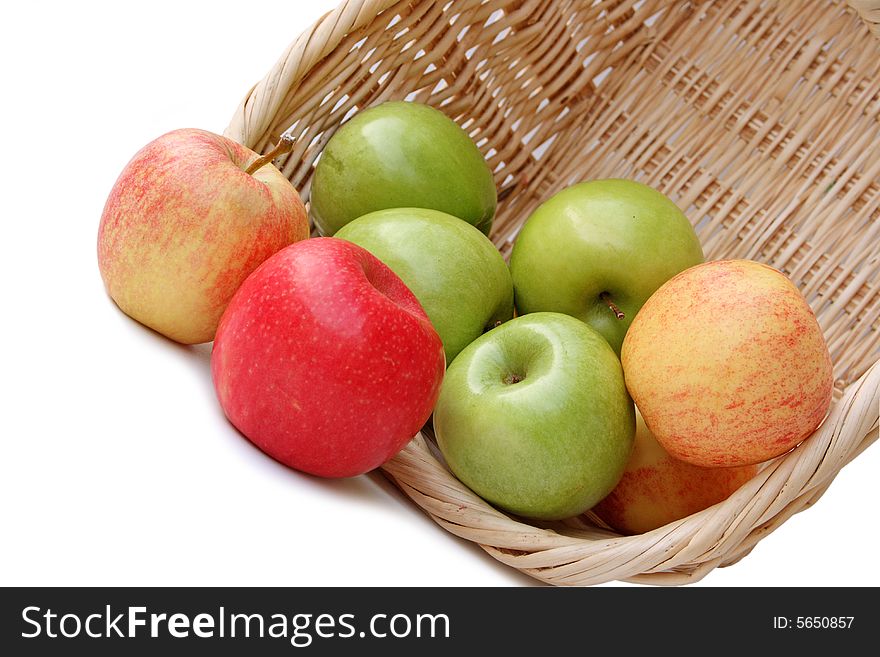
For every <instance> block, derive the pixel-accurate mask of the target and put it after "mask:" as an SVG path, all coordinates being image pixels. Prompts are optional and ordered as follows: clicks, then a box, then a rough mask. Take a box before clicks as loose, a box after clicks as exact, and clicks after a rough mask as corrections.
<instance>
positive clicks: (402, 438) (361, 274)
mask: <svg viewBox="0 0 880 657" xmlns="http://www.w3.org/2000/svg"><path fill="white" fill-rule="evenodd" d="M445 367H446V364H445V361H444V358H443V345H442V344H441V342H440V338H439V337H438V336H437V332H436V331H435V330H434V328H433V327H432V326H431V323H430V321H428V318H427V316H426V315H425V312H424V310H422V307H421V306H420V305H419V302H418V300H417V299H416V298H415V296H414V295H413V294H412V292H410V291H409V289H407V287H406V285H404V284H403V282H402V281H401V280H400V278H398V277H397V276H396V275H395V274H394V272H392V271H391V270H390V269H388V267H386V266H385V265H384V264H382V262H380V261H379V260H378V259H377V258H375V257H374V256H373V255H371V254H370V253H369V252H368V251H366V250H365V249H362V248H361V247H359V246H357V245H356V244H352V243H351V242H346V241H344V240H340V239H335V238H330V237H327V238H316V239H311V240H305V241H302V242H297V243H296V244H293V245H291V246H288V247H287V248H285V249H282V250H281V251H279V252H278V253H276V254H275V255H273V256H272V257H270V258H269V259H268V260H266V262H264V263H263V264H262V265H261V266H260V267H258V268H257V270H256V271H254V273H253V274H251V275H250V276H249V277H248V278H247V279H246V280H245V282H244V283H243V284H242V286H241V288H240V289H239V290H238V292H236V294H235V296H234V297H233V298H232V301H231V302H230V303H229V306H228V308H227V309H226V312H225V313H224V314H223V318H222V320H221V321H220V326H219V328H218V329H217V337H216V339H215V341H214V348H213V351H212V354H211V373H212V377H213V381H214V387H215V389H216V392H217V397H218V399H219V401H220V406H221V407H222V408H223V411H224V413H225V414H226V416H227V417H228V418H229V420H230V422H232V424H233V425H235V426H236V427H237V428H238V430H239V431H241V433H243V434H244V435H245V436H246V437H247V438H248V439H249V440H251V441H252V442H253V443H254V444H255V445H256V446H257V447H259V448H260V449H261V450H263V451H264V452H266V453H267V454H269V455H270V456H272V457H273V458H275V459H277V460H278V461H280V462H281V463H284V464H285V465H288V466H290V467H292V468H295V469H297V470H301V471H303V472H308V473H311V474H315V475H319V476H322V477H351V476H355V475H358V474H362V473H364V472H367V471H369V470H372V469H373V468H376V467H378V466H380V465H382V463H384V462H385V461H387V460H388V459H390V458H391V457H392V456H394V455H395V454H396V453H397V452H398V451H399V450H400V449H401V448H402V447H403V446H404V445H405V444H406V443H407V442H409V440H410V438H412V436H414V435H415V434H416V433H418V431H419V429H420V428H421V427H422V426H423V425H424V423H425V422H426V421H427V419H428V417H429V416H430V415H431V410H432V409H433V407H434V402H435V401H436V399H437V395H438V393H439V390H440V382H441V380H442V379H443V372H444V370H445Z"/></svg>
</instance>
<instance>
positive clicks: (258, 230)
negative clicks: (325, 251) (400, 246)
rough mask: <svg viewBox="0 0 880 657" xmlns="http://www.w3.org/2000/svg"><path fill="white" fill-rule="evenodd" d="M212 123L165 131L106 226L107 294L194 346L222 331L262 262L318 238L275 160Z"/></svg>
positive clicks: (102, 237)
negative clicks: (214, 129)
mask: <svg viewBox="0 0 880 657" xmlns="http://www.w3.org/2000/svg"><path fill="white" fill-rule="evenodd" d="M258 158H259V156H258V155H257V153H255V152H253V151H251V150H250V149H248V148H245V147H244V146H242V145H240V144H238V143H236V142H234V141H232V140H230V139H227V138H225V137H222V136H220V135H216V134H213V133H211V132H207V131H204V130H196V129H183V130H175V131H173V132H169V133H167V134H165V135H162V136H161V137H159V138H158V139H156V140H154V141H152V142H150V143H149V144H147V145H146V146H145V147H144V148H142V149H141V150H140V151H139V152H138V153H137V154H136V155H135V156H134V158H132V160H131V161H130V162H129V163H128V164H127V165H126V167H125V168H124V169H123V171H122V173H121V174H120V176H119V178H118V179H117V181H116V183H115V184H114V186H113V189H112V190H111V192H110V196H109V198H108V199H107V202H106V205H105V207H104V212H103V214H102V216H101V224H100V227H99V229H98V266H99V268H100V270H101V277H102V278H103V280H104V285H105V287H106V289H107V293H108V294H109V295H110V297H111V298H112V299H113V301H115V302H116V304H117V305H118V306H119V308H120V309H121V310H122V311H123V312H124V313H125V314H127V315H129V316H130V317H132V318H134V319H136V320H137V321H139V322H141V323H142V324H145V325H146V326H149V327H150V328H152V329H154V330H156V331H158V332H159V333H162V334H163V335H165V336H167V337H169V338H171V339H172V340H176V341H178V342H182V343H186V344H195V343H200V342H209V341H211V340H212V339H213V338H214V332H215V330H216V329H217V323H218V322H219V320H220V316H221V315H222V314H223V311H224V310H225V308H226V305H227V304H228V303H229V300H230V299H231V298H232V295H233V294H234V293H235V291H236V290H237V289H238V286H239V285H240V284H241V282H242V281H243V280H244V279H245V278H247V276H248V274H250V273H251V272H252V271H253V270H254V269H256V268H257V266H258V265H259V264H260V263H262V262H263V261H264V260H265V259H266V258H268V257H269V256H270V255H272V254H273V253H275V252H276V251H278V250H280V249H282V248H284V247H285V246H287V245H288V244H291V243H293V242H296V241H298V240H302V239H305V238H307V237H308V235H309V225H308V217H307V215H306V211H305V208H304V207H303V204H302V201H301V200H300V197H299V194H297V192H296V190H295V189H294V188H293V186H292V185H291V184H290V182H289V181H288V180H287V179H286V178H285V177H284V176H283V175H282V174H281V172H280V171H278V169H276V168H275V167H274V166H273V165H272V164H266V165H264V166H262V167H260V168H258V169H257V170H256V171H254V172H253V173H252V174H249V173H246V170H247V169H248V167H249V165H251V164H252V163H255V162H256V161H257V159H258Z"/></svg>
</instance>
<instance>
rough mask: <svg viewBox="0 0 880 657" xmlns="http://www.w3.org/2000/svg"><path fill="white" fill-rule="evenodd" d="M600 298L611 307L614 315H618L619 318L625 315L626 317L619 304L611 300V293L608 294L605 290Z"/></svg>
mask: <svg viewBox="0 0 880 657" xmlns="http://www.w3.org/2000/svg"><path fill="white" fill-rule="evenodd" d="M599 298H600V299H602V301H604V302H605V305H606V306H608V307H609V308H611V312H613V313H614V316H615V317H617V319H623V318H624V317H626V315H624V314H623V311H622V310H621V309H620V308H618V307H617V304H616V303H614V302H613V301H612V300H611V295H610V294H608V293H607V292H603V293H602V294H600V295H599Z"/></svg>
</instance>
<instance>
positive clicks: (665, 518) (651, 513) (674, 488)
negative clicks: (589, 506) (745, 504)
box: [593, 408, 758, 534]
mask: <svg viewBox="0 0 880 657" xmlns="http://www.w3.org/2000/svg"><path fill="white" fill-rule="evenodd" d="M757 472H758V466H756V465H741V466H738V467H732V468H702V467H700V466H698V465H691V464H690V463H686V462H684V461H679V460H678V459H676V458H674V457H672V456H671V455H670V454H669V452H667V451H666V450H665V449H663V447H662V446H661V445H660V443H658V442H657V439H656V438H654V436H653V435H652V434H651V431H650V430H649V429H648V427H647V425H646V424H645V421H644V419H643V418H642V416H641V413H639V410H638V408H637V409H636V439H635V445H634V446H633V452H632V456H630V458H629V462H628V463H627V464H626V469H625V470H624V471H623V476H622V477H621V479H620V482H619V483H618V484H617V486H616V487H615V488H614V490H613V491H611V494H609V495H608V497H606V498H605V499H603V500H602V501H601V502H599V504H597V505H596V506H595V507H593V513H595V514H596V515H597V516H598V517H599V518H601V519H602V520H603V521H605V523H607V524H608V525H609V526H610V527H613V528H614V529H616V530H617V531H619V532H621V533H623V534H642V533H644V532H649V531H651V530H652V529H657V528H658V527H662V526H663V525H666V524H668V523H670V522H673V521H675V520H680V519H681V518H686V517H687V516H689V515H691V514H694V513H697V512H698V511H702V510H703V509H708V508H709V507H710V506H712V505H713V504H717V503H718V502H722V501H724V500H726V499H727V498H728V497H730V495H731V494H732V493H734V492H735V491H736V490H737V489H738V488H739V487H740V486H742V485H743V484H744V483H746V482H747V481H749V480H750V479H751V478H752V477H754V476H755V474H756V473H757Z"/></svg>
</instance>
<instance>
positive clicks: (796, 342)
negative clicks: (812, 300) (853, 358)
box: [621, 260, 833, 466]
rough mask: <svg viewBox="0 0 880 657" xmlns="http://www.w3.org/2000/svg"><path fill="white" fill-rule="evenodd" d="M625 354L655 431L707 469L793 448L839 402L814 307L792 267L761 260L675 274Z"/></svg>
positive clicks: (646, 311)
mask: <svg viewBox="0 0 880 657" xmlns="http://www.w3.org/2000/svg"><path fill="white" fill-rule="evenodd" d="M621 358H622V362H623V369H624V372H625V374H626V384H627V388H628V389H629V391H630V394H631V395H632V397H633V399H634V400H635V402H636V406H638V408H639V410H641V412H642V415H643V416H644V418H645V422H646V423H647V425H648V427H649V428H650V429H651V431H652V432H653V434H654V436H655V437H656V438H657V440H658V441H659V442H660V444H661V445H663V447H665V448H666V450H667V451H668V452H669V453H670V454H672V455H673V456H675V457H676V458H679V459H682V460H684V461H688V462H689V463H693V464H695V465H702V466H733V465H745V464H748V463H759V462H761V461H766V460H767V459H770V458H773V457H774V456H778V455H780V454H783V453H785V452H787V451H788V450H790V449H791V448H792V447H794V446H795V445H797V444H798V443H799V442H801V441H802V440H803V439H804V438H806V437H807V436H809V435H810V434H811V433H812V432H813V430H815V429H816V427H818V426H819V424H820V423H821V422H822V420H823V418H824V417H825V414H826V412H827V410H828V406H829V404H830V403H831V391H832V383H833V376H832V368H831V358H830V357H829V354H828V347H827V345H826V344H825V340H824V338H823V336H822V330H821V328H820V327H819V324H818V323H817V321H816V317H815V315H813V312H812V310H811V309H810V306H809V305H808V304H807V302H806V300H805V299H804V298H803V296H802V295H801V293H800V291H799V290H798V289H797V287H795V285H794V284H793V283H792V282H791V281H790V280H789V279H788V278H786V277H785V275H784V274H782V273H781V272H779V271H777V270H775V269H773V268H772V267H768V266H766V265H762V264H760V263H757V262H752V261H749V260H720V261H715V262H707V263H705V264H702V265H697V266H696V267H692V268H690V269H688V270H686V271H684V272H682V273H680V274H678V275H677V276H675V277H674V278H672V279H670V280H669V281H668V282H667V283H665V284H664V285H663V286H662V287H661V288H660V289H659V290H657V292H655V293H654V294H653V295H652V296H651V298H650V299H648V301H647V303H645V305H644V306H643V307H642V309H641V311H639V314H638V315H637V316H636V318H635V319H634V320H633V323H632V325H631V326H630V329H629V331H628V332H627V334H626V338H624V341H623V350H622V353H621Z"/></svg>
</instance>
